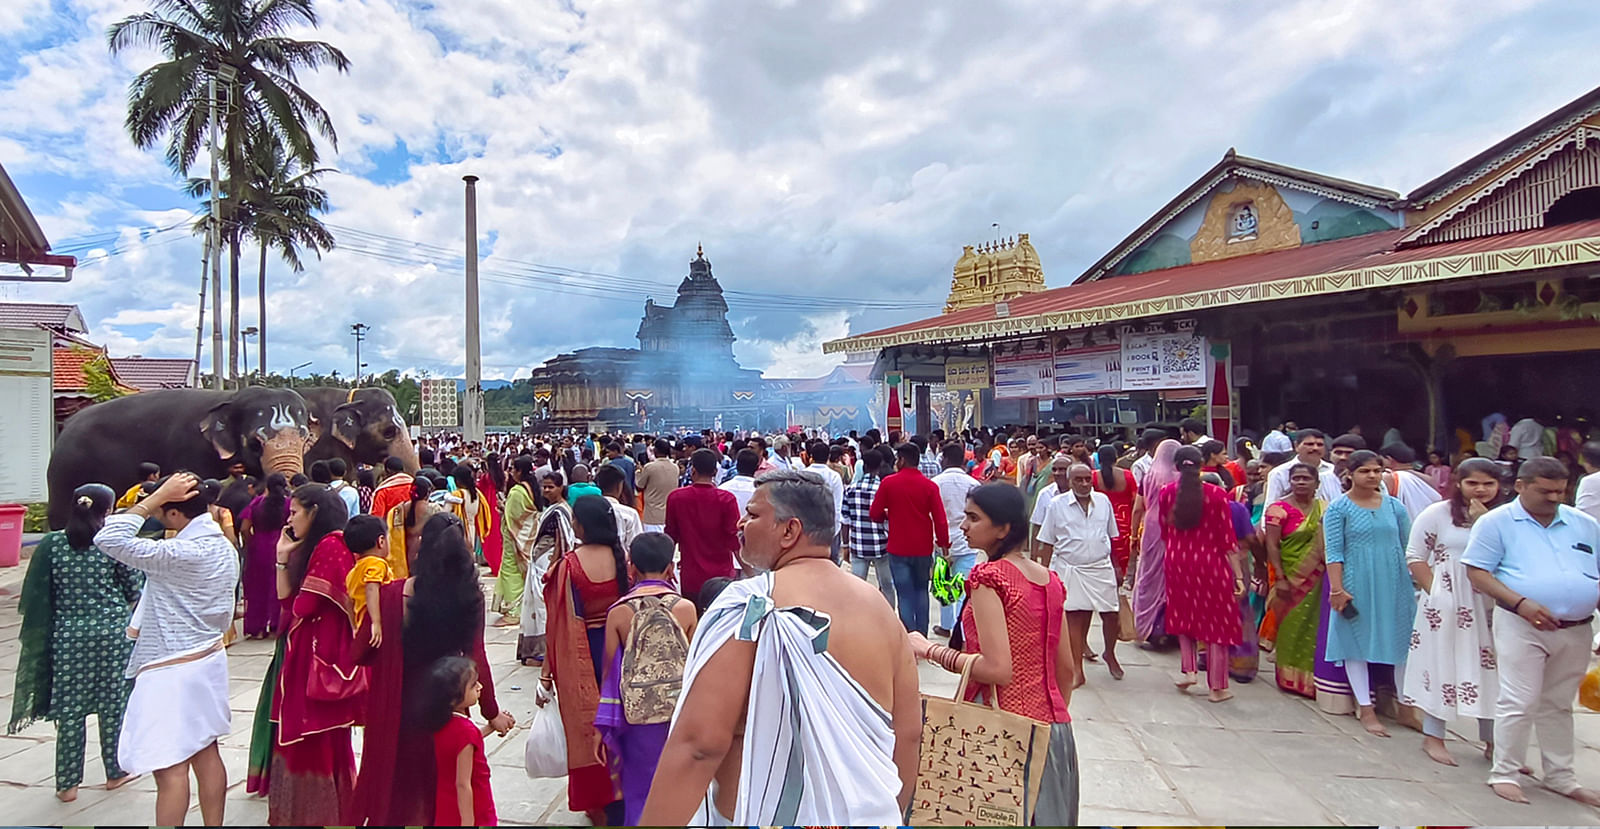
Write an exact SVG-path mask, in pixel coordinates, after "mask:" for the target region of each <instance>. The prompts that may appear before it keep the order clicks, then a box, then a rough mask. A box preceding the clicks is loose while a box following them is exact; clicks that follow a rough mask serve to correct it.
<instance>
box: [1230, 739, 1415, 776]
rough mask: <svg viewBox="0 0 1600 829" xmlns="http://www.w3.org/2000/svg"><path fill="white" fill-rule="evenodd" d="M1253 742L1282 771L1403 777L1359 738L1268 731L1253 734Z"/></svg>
mask: <svg viewBox="0 0 1600 829" xmlns="http://www.w3.org/2000/svg"><path fill="white" fill-rule="evenodd" d="M1368 739H1373V740H1376V739H1380V738H1377V737H1369V738H1368ZM1250 743H1251V745H1253V746H1254V747H1255V749H1256V750H1257V751H1259V752H1261V754H1262V755H1263V756H1265V757H1266V758H1267V760H1268V761H1270V762H1271V763H1272V764H1273V766H1274V767H1275V768H1279V769H1291V770H1292V769H1317V770H1319V774H1320V775H1326V776H1333V775H1338V776H1345V777H1373V778H1382V779H1385V780H1392V779H1394V778H1396V777H1401V776H1402V774H1401V769H1400V766H1398V765H1396V764H1395V763H1392V762H1390V761H1389V760H1388V759H1386V758H1385V757H1384V756H1383V755H1382V754H1380V753H1378V752H1376V751H1373V750H1370V749H1368V748H1366V747H1365V746H1363V745H1362V744H1361V743H1359V742H1358V741H1357V738H1355V737H1347V736H1342V735H1324V734H1284V733H1280V732H1274V731H1264V732H1259V733H1256V734H1253V735H1251V737H1250Z"/></svg>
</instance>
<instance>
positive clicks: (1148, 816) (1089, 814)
mask: <svg viewBox="0 0 1600 829" xmlns="http://www.w3.org/2000/svg"><path fill="white" fill-rule="evenodd" d="M1078 823H1079V825H1081V826H1200V825H1201V821H1200V819H1199V818H1194V817H1189V816H1188V815H1160V814H1155V813H1152V812H1135V811H1130V810H1127V809H1103V808H1100V807H1098V806H1082V805H1080V806H1079V807H1078Z"/></svg>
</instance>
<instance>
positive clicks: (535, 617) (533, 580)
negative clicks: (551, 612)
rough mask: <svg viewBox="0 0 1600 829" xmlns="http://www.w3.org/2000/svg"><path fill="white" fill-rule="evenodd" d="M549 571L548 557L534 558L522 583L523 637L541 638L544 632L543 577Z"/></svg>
mask: <svg viewBox="0 0 1600 829" xmlns="http://www.w3.org/2000/svg"><path fill="white" fill-rule="evenodd" d="M549 571H550V567H549V561H548V556H542V555H540V556H534V557H533V559H532V561H531V562H530V563H529V565H528V575H527V579H526V580H524V581H523V583H522V628H521V630H520V631H519V632H520V633H521V634H522V635H523V636H543V635H544V630H545V621H546V619H545V608H544V575H545V573H548V572H549Z"/></svg>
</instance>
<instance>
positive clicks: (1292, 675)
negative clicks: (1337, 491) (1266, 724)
mask: <svg viewBox="0 0 1600 829" xmlns="http://www.w3.org/2000/svg"><path fill="white" fill-rule="evenodd" d="M1323 508H1324V504H1323V503H1322V502H1321V501H1320V500H1318V499H1317V470H1316V469H1315V468H1314V467H1312V466H1310V465H1307V464H1303V463H1301V464H1295V466H1294V468H1293V469H1291V470H1290V471H1289V497H1288V498H1285V499H1283V500H1281V501H1278V502H1276V503H1273V504H1270V505H1268V506H1267V508H1266V510H1265V512H1264V513H1263V516H1262V523H1263V525H1264V527H1265V530H1266V538H1267V560H1268V563H1269V566H1270V568H1271V573H1270V575H1269V578H1271V579H1272V592H1271V594H1270V595H1269V596H1268V598H1267V612H1266V618H1265V619H1263V620H1262V623H1261V646H1262V648H1263V649H1272V648H1274V647H1275V648H1276V651H1277V657H1276V658H1277V678H1278V687H1279V688H1282V689H1283V690H1285V691H1292V692H1294V693H1296V694H1299V695H1301V696H1303V697H1308V698H1311V699H1315V698H1316V696H1317V688H1316V676H1315V668H1316V656H1317V627H1318V624H1319V623H1320V621H1321V609H1322V583H1323V575H1324V573H1325V571H1326V569H1327V565H1326V563H1325V562H1324V561H1323V554H1322V512H1323Z"/></svg>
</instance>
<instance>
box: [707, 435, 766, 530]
mask: <svg viewBox="0 0 1600 829" xmlns="http://www.w3.org/2000/svg"><path fill="white" fill-rule="evenodd" d="M760 467H761V453H759V452H757V451H756V450H754V449H748V448H746V449H740V450H739V454H738V455H736V456H734V459H733V470H734V471H733V477H732V478H729V479H728V480H726V481H723V483H722V486H720V487H718V488H719V489H725V490H727V491H729V492H731V493H733V499H734V500H735V501H738V502H739V515H740V517H743V516H744V508H745V505H746V504H749V503H750V497H751V496H752V495H755V494H756V470H757V469H759V468H760Z"/></svg>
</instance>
